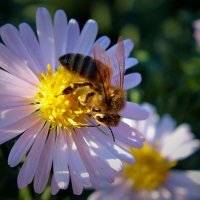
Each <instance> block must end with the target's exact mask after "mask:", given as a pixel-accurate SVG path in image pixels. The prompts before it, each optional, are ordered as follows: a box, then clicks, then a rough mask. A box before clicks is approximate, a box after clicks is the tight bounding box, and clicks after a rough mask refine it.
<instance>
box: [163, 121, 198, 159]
mask: <svg viewBox="0 0 200 200" xmlns="http://www.w3.org/2000/svg"><path fill="white" fill-rule="evenodd" d="M199 146H200V145H199V141H198V140H194V139H193V134H192V133H191V131H190V127H189V126H188V125H187V124H181V125H180V126H179V127H178V128H176V129H175V131H174V132H172V133H171V134H168V135H165V137H164V138H163V139H162V148H161V150H160V151H161V154H162V155H164V156H166V157H168V158H169V159H172V160H174V159H183V158H185V157H186V156H189V155H191V154H192V153H193V152H194V151H195V150H196V149H197V148H199Z"/></svg>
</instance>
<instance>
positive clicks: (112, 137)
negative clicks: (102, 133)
mask: <svg viewBox="0 0 200 200" xmlns="http://www.w3.org/2000/svg"><path fill="white" fill-rule="evenodd" d="M108 128H109V129H110V132H111V134H112V138H113V142H115V136H114V133H113V131H112V129H111V128H110V126H108Z"/></svg>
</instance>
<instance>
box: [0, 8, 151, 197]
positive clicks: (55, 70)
mask: <svg viewBox="0 0 200 200" xmlns="http://www.w3.org/2000/svg"><path fill="white" fill-rule="evenodd" d="M36 29H37V35H35V33H34V32H33V30H32V29H31V27H30V26H29V25H28V24H26V23H22V24H20V25H19V28H18V29H17V28H15V27H14V26H13V25H11V24H6V25H4V26H2V27H1V29H0V34H1V39H2V41H3V43H0V66H1V69H0V86H1V90H0V97H1V101H0V143H1V144H2V143H5V142H7V141H9V140H11V139H13V138H15V137H17V136H19V137H18V139H17V140H16V142H15V144H14V146H13V147H12V149H11V152H10V154H9V158H8V164H9V165H10V166H11V167H15V166H16V165H18V164H19V163H20V162H21V161H24V163H23V165H22V167H21V169H20V171H19V175H18V180H17V183H18V187H19V188H24V187H25V186H27V185H28V184H30V183H31V182H32V181H33V184H34V190H35V192H37V193H41V192H42V191H43V190H44V189H45V187H46V185H47V182H48V180H49V179H50V180H51V191H52V193H53V194H56V193H57V192H58V191H59V189H67V187H68V184H69V180H70V179H71V183H72V188H73V192H74V194H80V193H81V192H82V190H83V188H84V187H87V186H91V185H92V186H93V187H95V188H98V187H99V184H100V181H99V180H100V179H102V178H103V179H104V180H105V181H107V182H112V181H114V178H115V177H116V176H117V174H118V172H119V171H120V170H121V169H122V161H126V162H130V163H133V161H134V158H133V156H132V155H131V154H130V152H129V150H127V149H126V148H124V147H123V146H124V144H126V145H129V146H133V147H136V148H140V147H141V146H142V145H143V141H144V138H143V136H142V135H141V134H140V133H139V132H138V131H136V130H135V129H134V128H132V127H130V126H129V125H127V124H126V123H124V122H123V121H122V120H120V121H119V124H118V125H117V126H114V127H111V128H110V129H109V128H108V127H106V126H102V125H101V126H99V125H96V127H89V126H90V125H91V124H93V125H94V123H96V121H95V118H94V117H93V116H92V115H91V107H88V106H87V105H85V106H84V105H82V104H81V100H82V99H81V98H83V97H86V96H87V94H88V90H91V88H90V87H89V86H87V87H80V88H78V89H77V90H75V91H73V92H72V93H70V94H69V95H63V93H62V91H63V90H64V89H66V88H68V87H69V88H70V87H71V88H73V87H75V86H74V85H75V83H79V82H80V81H87V82H88V80H86V79H84V78H83V77H80V76H79V74H76V73H73V72H70V71H67V70H66V69H65V67H63V66H61V64H60V62H59V58H60V57H61V56H63V55H66V54H69V53H74V54H82V55H84V56H86V55H87V56H90V57H91V59H93V52H94V47H95V46H98V48H100V49H101V51H104V53H105V54H106V55H108V59H109V60H110V62H111V67H112V69H113V71H114V70H115V69H114V67H116V59H118V55H116V53H115V52H116V51H117V48H118V47H117V45H114V46H113V47H110V48H108V46H109V44H110V39H109V38H108V37H107V36H102V37H100V38H98V39H97V40H96V36H97V31H98V27H97V23H96V22H95V21H94V20H88V21H87V22H86V24H85V25H84V27H83V29H82V30H81V31H80V28H79V25H78V23H77V21H76V20H75V19H70V20H69V21H68V20H67V16H66V15H65V13H64V12H63V11H62V10H58V11H57V12H56V13H55V16H54V19H53V22H52V19H51V17H50V14H49V12H48V10H47V9H45V8H38V10H37V14H36ZM123 45H124V49H125V53H124V55H123V56H124V57H125V60H124V61H125V68H126V69H128V68H129V67H131V66H133V65H135V64H136V63H137V60H136V59H135V58H132V57H130V58H128V56H129V53H130V51H131V50H132V48H133V43H132V42H131V40H129V39H127V40H124V41H123ZM107 48H108V49H107ZM104 49H107V50H106V52H105V50H104ZM114 75H116V74H114V73H113V76H114ZM111 78H114V77H111ZM140 81H141V76H140V74H139V73H132V74H129V75H126V76H125V78H124V89H129V88H130V87H135V86H136V85H138V84H139V83H140ZM91 85H92V83H91ZM93 112H95V111H93ZM96 112H97V111H96ZM147 116H148V112H147V111H145V110H144V109H143V108H141V107H140V106H138V105H136V104H134V103H131V102H126V105H125V107H124V108H123V109H122V110H121V112H120V117H121V118H131V119H133V120H143V119H145V118H147ZM83 124H84V125H85V127H82V125H83ZM94 126H95V125H94ZM110 130H112V132H113V133H112V134H113V135H114V136H113V137H114V138H113V137H112V134H111V132H110ZM114 140H115V141H114ZM24 158H25V159H24Z"/></svg>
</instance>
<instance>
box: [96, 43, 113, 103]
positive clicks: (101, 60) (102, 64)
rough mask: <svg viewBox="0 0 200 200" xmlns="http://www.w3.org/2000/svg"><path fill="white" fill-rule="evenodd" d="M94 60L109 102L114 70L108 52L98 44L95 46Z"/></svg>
mask: <svg viewBox="0 0 200 200" xmlns="http://www.w3.org/2000/svg"><path fill="white" fill-rule="evenodd" d="M94 60H95V64H96V66H97V71H98V74H99V79H100V81H101V83H102V85H103V89H104V93H105V96H106V99H107V101H108V98H109V89H108V88H109V87H110V85H111V77H112V68H111V64H110V59H109V56H108V54H107V53H106V51H105V50H104V49H103V48H102V47H101V46H100V45H98V44H96V45H95V46H94Z"/></svg>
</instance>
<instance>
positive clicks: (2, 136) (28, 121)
mask: <svg viewBox="0 0 200 200" xmlns="http://www.w3.org/2000/svg"><path fill="white" fill-rule="evenodd" d="M38 121H39V118H38V116H37V115H35V114H32V115H28V116H27V117H25V118H23V119H21V120H19V121H17V122H15V123H14V124H11V125H8V126H6V127H4V128H3V129H0V144H2V143H4V142H7V141H8V140H10V139H12V138H14V137H16V136H17V135H20V134H21V133H23V132H24V131H25V130H27V129H28V128H30V127H31V126H33V125H34V124H35V123H37V122H38Z"/></svg>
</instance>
